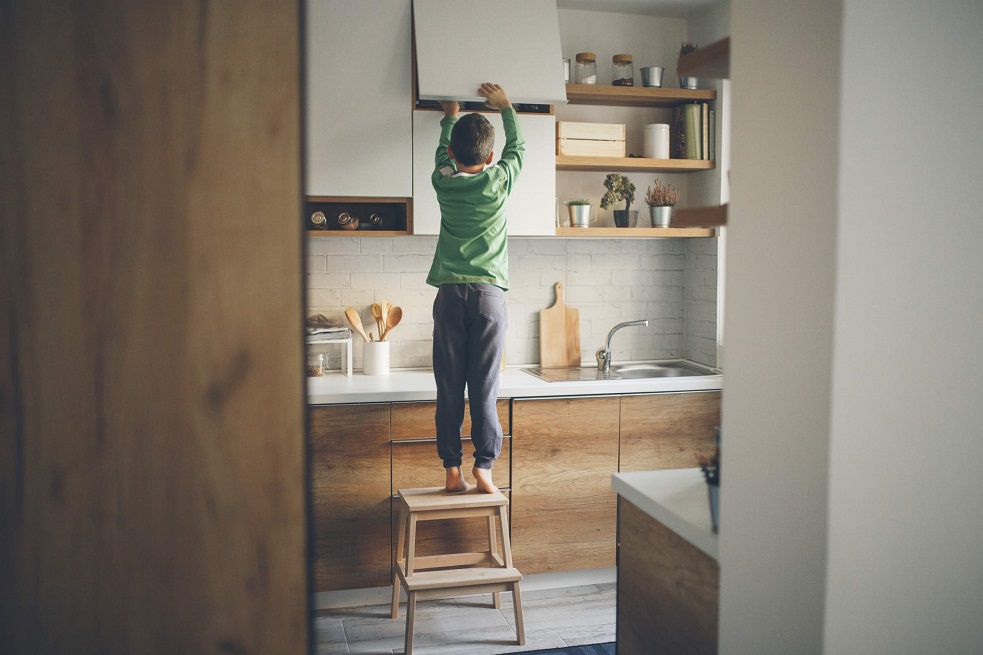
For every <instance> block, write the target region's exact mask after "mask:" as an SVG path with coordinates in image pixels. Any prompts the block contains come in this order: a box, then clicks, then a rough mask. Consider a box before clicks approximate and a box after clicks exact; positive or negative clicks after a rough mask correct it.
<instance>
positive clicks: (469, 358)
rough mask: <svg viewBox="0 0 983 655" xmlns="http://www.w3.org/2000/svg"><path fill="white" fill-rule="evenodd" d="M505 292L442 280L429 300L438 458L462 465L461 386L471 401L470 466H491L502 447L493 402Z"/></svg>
mask: <svg viewBox="0 0 983 655" xmlns="http://www.w3.org/2000/svg"><path fill="white" fill-rule="evenodd" d="M507 327H508V311H507V306H506V302H505V291H503V290H502V289H500V288H499V287H496V286H493V285H490V284H444V285H441V287H440V288H439V289H438V290H437V298H436V300H434V303H433V376H434V380H435V381H436V383H437V413H436V417H435V421H436V424H437V456H438V457H440V459H442V460H443V462H444V468H449V467H452V466H460V465H461V457H462V455H463V450H462V447H461V428H462V426H463V424H464V387H465V385H467V388H468V400H469V402H470V404H471V441H472V443H473V445H474V464H475V466H477V467H478V468H484V469H490V468H491V467H492V465H493V464H494V462H495V460H496V459H498V455H499V453H500V452H501V450H502V426H501V425H500V424H499V422H498V412H497V411H496V409H495V401H496V399H497V397H498V376H499V372H500V367H501V363H502V352H503V351H504V349H505V330H506V328H507Z"/></svg>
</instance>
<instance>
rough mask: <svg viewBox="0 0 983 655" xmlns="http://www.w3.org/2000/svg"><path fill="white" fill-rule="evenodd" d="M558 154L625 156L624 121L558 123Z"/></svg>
mask: <svg viewBox="0 0 983 655" xmlns="http://www.w3.org/2000/svg"><path fill="white" fill-rule="evenodd" d="M556 154H558V155H568V156H574V157H576V156H581V157H624V156H625V154H626V150H625V126H624V124H623V123H574V122H570V121H558V122H557V123H556Z"/></svg>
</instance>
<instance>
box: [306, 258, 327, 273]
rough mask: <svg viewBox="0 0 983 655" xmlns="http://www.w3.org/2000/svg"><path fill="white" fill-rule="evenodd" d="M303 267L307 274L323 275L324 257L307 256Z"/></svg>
mask: <svg viewBox="0 0 983 655" xmlns="http://www.w3.org/2000/svg"><path fill="white" fill-rule="evenodd" d="M304 265H305V267H306V270H307V272H308V273H324V272H325V271H326V270H327V269H325V262H324V255H308V256H307V257H306V259H305V260H304Z"/></svg>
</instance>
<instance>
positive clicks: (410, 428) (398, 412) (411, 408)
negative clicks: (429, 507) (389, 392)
mask: <svg viewBox="0 0 983 655" xmlns="http://www.w3.org/2000/svg"><path fill="white" fill-rule="evenodd" d="M496 406H497V408H498V421H499V423H501V424H502V433H503V434H512V425H511V422H510V421H509V401H508V400H507V399H500V400H499V401H498V402H497V403H496ZM392 407H393V412H392V440H393V441H399V440H401V439H436V438H437V429H436V427H434V421H433V417H434V410H435V409H436V407H437V403H432V402H424V403H393V406H392ZM470 412H471V406H470V404H469V403H465V404H464V427H463V428H462V431H461V432H462V434H463V435H464V436H465V437H467V436H470V435H471V413H470ZM431 486H432V485H431Z"/></svg>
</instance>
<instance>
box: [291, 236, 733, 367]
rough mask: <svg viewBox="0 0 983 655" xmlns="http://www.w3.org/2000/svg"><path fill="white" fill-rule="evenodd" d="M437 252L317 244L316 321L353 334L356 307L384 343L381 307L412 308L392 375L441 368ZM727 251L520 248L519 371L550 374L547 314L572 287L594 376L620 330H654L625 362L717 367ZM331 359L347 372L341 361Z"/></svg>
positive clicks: (374, 242) (380, 240) (644, 244)
mask: <svg viewBox="0 0 983 655" xmlns="http://www.w3.org/2000/svg"><path fill="white" fill-rule="evenodd" d="M436 244H437V239H436V237H362V238H358V237H352V238H320V239H313V238H311V239H308V240H307V253H306V254H307V259H306V262H307V266H308V271H307V275H306V280H307V288H308V292H307V301H308V308H309V310H310V313H321V314H324V315H325V316H327V317H328V319H329V320H336V321H338V322H339V324H343V325H345V324H347V323H345V321H344V316H343V312H344V309H345V307H348V306H353V307H355V308H356V309H357V310H358V311H359V314H360V316H361V318H362V321H363V324H364V325H365V327H366V331H368V330H370V329H371V330H373V331H375V330H376V329H377V328H376V326H375V321H374V320H373V319H372V314H371V310H370V305H371V303H373V302H378V301H379V300H382V299H385V300H388V301H389V302H391V303H392V304H394V305H399V306H400V307H402V308H403V319H402V322H401V323H400V326H399V327H397V328H396V329H394V330H393V332H392V334H391V335H390V339H391V341H392V344H393V345H392V351H391V353H390V356H391V362H392V366H393V367H394V368H408V367H428V366H430V365H431V363H432V359H431V357H432V355H431V351H432V340H433V319H432V308H433V299H434V297H435V296H436V293H437V290H436V288H434V287H431V286H429V285H427V284H426V276H427V272H428V271H429V270H430V265H431V263H432V261H433V252H434V249H435V248H436ZM716 251H717V244H716V239H592V238H570V239H557V238H517V239H515V238H514V239H510V240H509V255H510V262H509V277H510V285H511V289H510V290H509V293H508V303H509V329H508V335H507V338H506V349H507V353H508V362H509V363H510V364H536V363H538V362H539V312H540V310H542V309H545V308H546V307H548V306H550V305H552V304H553V302H554V299H555V296H554V293H553V285H554V284H555V283H556V282H560V283H562V284H563V285H564V290H565V293H564V300H565V302H566V303H567V304H568V305H570V306H572V307H575V308H577V309H578V310H580V333H581V357H582V359H583V361H584V363H585V364H588V365H590V364H593V363H594V351H595V350H596V349H597V348H598V347H600V346H601V345H603V342H604V339H605V338H606V336H607V333H608V331H609V330H610V329H611V328H612V327H614V325H615V324H617V323H619V322H622V321H628V320H638V319H643V318H647V319H649V320H650V321H651V324H650V325H649V326H648V327H646V328H628V329H625V330H623V331H620V332H619V333H618V334H617V336H616V337H615V339H614V341H615V343H614V351H615V361H617V360H618V359H621V360H637V359H656V358H658V359H663V358H675V357H687V358H690V359H694V360H695V361H699V362H701V363H704V364H709V365H714V363H715V361H716V343H715V338H716V320H717V318H716V306H715V305H716V275H717V265H716V263H717V262H716ZM322 264H323V267H322ZM356 341H357V342H359V343H357V344H356V345H355V358H354V359H355V368H356V369H358V368H361V357H362V348H361V344H360V340H359V339H357V338H356ZM329 355H330V357H329V363H330V364H331V365H332V366H333V367H337V366H340V357H339V356H338V354H337V353H334V354H332V353H329Z"/></svg>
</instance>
